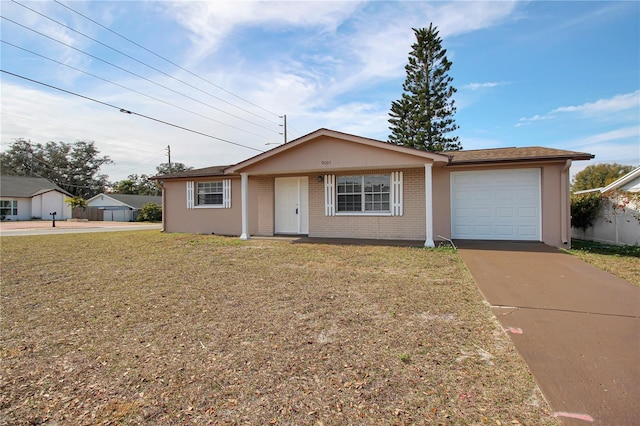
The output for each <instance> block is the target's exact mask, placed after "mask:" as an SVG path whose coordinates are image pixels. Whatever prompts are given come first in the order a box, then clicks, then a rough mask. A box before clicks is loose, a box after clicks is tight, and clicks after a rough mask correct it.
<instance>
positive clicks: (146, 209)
mask: <svg viewBox="0 0 640 426" xmlns="http://www.w3.org/2000/svg"><path fill="white" fill-rule="evenodd" d="M136 220H137V221H138V222H160V221H161V220H162V207H160V206H159V205H157V204H156V203H147V204H145V205H144V206H142V208H141V209H140V212H139V213H138V218H137V219H136Z"/></svg>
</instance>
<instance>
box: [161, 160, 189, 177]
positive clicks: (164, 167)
mask: <svg viewBox="0 0 640 426" xmlns="http://www.w3.org/2000/svg"><path fill="white" fill-rule="evenodd" d="M192 169H193V167H187V166H186V165H184V163H173V162H172V163H171V167H169V163H162V164H160V165H159V166H158V167H156V171H157V172H158V175H168V174H171V173H178V172H186V171H187V170H192Z"/></svg>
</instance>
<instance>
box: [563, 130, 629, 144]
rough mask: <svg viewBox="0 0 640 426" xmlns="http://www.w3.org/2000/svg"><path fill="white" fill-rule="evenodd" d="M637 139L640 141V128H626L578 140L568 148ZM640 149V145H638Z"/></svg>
mask: <svg viewBox="0 0 640 426" xmlns="http://www.w3.org/2000/svg"><path fill="white" fill-rule="evenodd" d="M629 138H636V140H638V141H640V126H632V127H625V128H622V129H615V130H611V131H609V132H603V133H598V134H596V135H591V136H587V137H585V138H581V139H577V140H575V141H573V142H570V143H568V144H567V145H565V146H567V147H581V146H588V145H594V144H601V143H603V142H611V141H619V140H621V139H629ZM638 149H640V145H638Z"/></svg>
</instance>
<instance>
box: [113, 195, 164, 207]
mask: <svg viewBox="0 0 640 426" xmlns="http://www.w3.org/2000/svg"><path fill="white" fill-rule="evenodd" d="M104 195H105V196H107V197H109V198H113V199H114V200H116V201H119V202H121V203H122V204H126V205H128V206H129V207H133V208H134V209H141V208H142V206H144V205H145V204H147V203H156V204H157V205H159V206H162V197H160V196H156V195H135V194H104Z"/></svg>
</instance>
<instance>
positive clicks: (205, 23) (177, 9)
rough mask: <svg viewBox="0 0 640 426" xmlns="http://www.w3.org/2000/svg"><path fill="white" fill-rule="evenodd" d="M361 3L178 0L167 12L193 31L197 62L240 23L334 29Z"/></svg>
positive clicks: (169, 3) (169, 4)
mask: <svg viewBox="0 0 640 426" xmlns="http://www.w3.org/2000/svg"><path fill="white" fill-rule="evenodd" d="M359 5H360V2H357V1H349V2H334V1H328V2H316V1H313V2H304V1H300V2H268V1H255V2H253V1H252V2H249V1H236V2H220V1H215V2H190V1H189V2H185V1H174V2H168V3H167V4H166V6H167V10H166V14H167V15H168V16H174V17H175V19H176V20H177V21H178V23H180V24H181V25H182V26H184V28H186V29H188V30H189V31H190V32H191V40H192V43H193V52H192V56H193V61H194V62H197V61H199V60H200V59H202V58H203V57H205V56H206V55H209V54H211V53H213V52H215V51H216V50H217V49H218V47H219V46H220V45H221V43H223V42H224V40H225V38H226V37H227V36H228V35H230V34H231V33H232V31H233V30H234V29H236V28H237V27H240V26H260V27H263V28H264V27H268V26H273V27H276V26H277V27H279V28H280V29H282V28H286V27H311V28H321V29H322V30H323V31H326V32H333V31H335V29H336V28H337V27H338V26H339V25H340V24H341V23H342V22H343V21H344V20H345V19H346V18H347V17H348V16H349V15H351V14H352V13H353V11H354V10H356V9H357V8H358V7H359Z"/></svg>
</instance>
